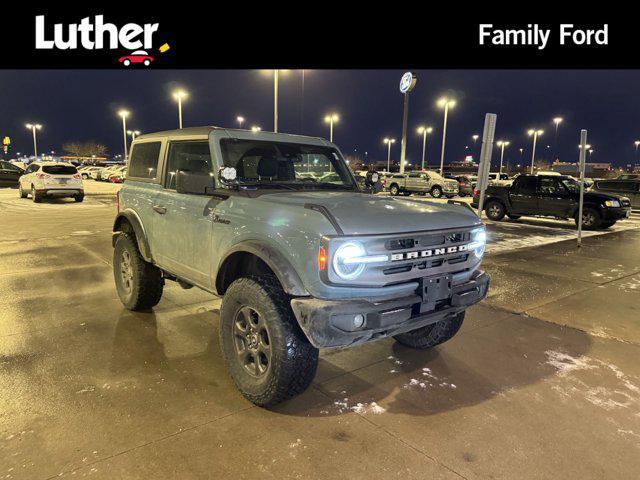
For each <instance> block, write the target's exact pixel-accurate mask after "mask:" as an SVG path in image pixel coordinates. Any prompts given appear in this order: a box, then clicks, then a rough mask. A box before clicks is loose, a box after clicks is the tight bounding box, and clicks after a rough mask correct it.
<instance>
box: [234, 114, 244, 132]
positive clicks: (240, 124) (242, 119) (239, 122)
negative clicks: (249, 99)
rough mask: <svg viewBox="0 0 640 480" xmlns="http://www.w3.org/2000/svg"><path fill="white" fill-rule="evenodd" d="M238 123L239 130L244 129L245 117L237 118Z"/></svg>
mask: <svg viewBox="0 0 640 480" xmlns="http://www.w3.org/2000/svg"><path fill="white" fill-rule="evenodd" d="M236 122H238V128H240V129H241V128H242V123H243V122H244V117H241V116H237V117H236Z"/></svg>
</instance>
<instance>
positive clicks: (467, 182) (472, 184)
mask: <svg viewBox="0 0 640 480" xmlns="http://www.w3.org/2000/svg"><path fill="white" fill-rule="evenodd" d="M453 179H454V180H455V181H456V182H458V195H460V196H461V197H466V196H467V195H469V196H472V195H473V190H474V189H475V188H476V184H477V183H478V177H477V176H475V175H458V176H456V177H453Z"/></svg>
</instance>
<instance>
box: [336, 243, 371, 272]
mask: <svg viewBox="0 0 640 480" xmlns="http://www.w3.org/2000/svg"><path fill="white" fill-rule="evenodd" d="M365 255H366V252H365V250H364V247H363V246H362V245H361V244H360V243H358V242H348V243H345V244H343V245H340V246H339V247H338V249H337V250H336V253H334V254H333V271H334V272H336V275H338V276H339V277H340V278H342V279H343V280H353V279H354V278H357V277H358V276H360V274H361V273H362V272H363V271H364V267H365V263H363V262H360V261H358V259H360V258H362V257H364V256H365Z"/></svg>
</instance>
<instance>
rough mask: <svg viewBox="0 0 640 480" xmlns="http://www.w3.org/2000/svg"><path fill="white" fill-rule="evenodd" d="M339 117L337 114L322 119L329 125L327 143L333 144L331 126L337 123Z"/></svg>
mask: <svg viewBox="0 0 640 480" xmlns="http://www.w3.org/2000/svg"><path fill="white" fill-rule="evenodd" d="M338 120H340V117H339V116H338V114H337V113H330V114H328V115H327V116H325V117H324V121H325V123H328V124H329V141H330V142H331V143H333V124H334V123H337V122H338Z"/></svg>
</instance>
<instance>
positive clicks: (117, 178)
mask: <svg viewBox="0 0 640 480" xmlns="http://www.w3.org/2000/svg"><path fill="white" fill-rule="evenodd" d="M125 178H127V167H120V168H118V169H115V170H114V171H113V173H111V174H110V175H109V178H108V180H109V182H111V183H122V182H124V180H125Z"/></svg>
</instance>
